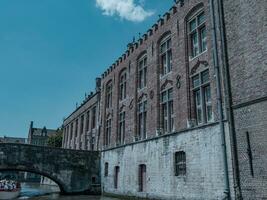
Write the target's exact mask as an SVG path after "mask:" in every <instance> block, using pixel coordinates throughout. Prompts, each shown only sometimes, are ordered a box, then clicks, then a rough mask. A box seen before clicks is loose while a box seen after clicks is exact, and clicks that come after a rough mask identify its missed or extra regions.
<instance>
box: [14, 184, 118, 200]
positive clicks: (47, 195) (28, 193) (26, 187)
mask: <svg viewBox="0 0 267 200" xmlns="http://www.w3.org/2000/svg"><path fill="white" fill-rule="evenodd" d="M21 186H22V190H21V194H20V197H18V198H17V200H18V199H19V200H22V199H27V200H121V199H115V198H109V197H100V196H85V195H84V196H83V195H79V196H62V195H60V194H59V188H58V187H57V186H47V185H39V184H28V183H27V184H26V183H23V184H22V185H21Z"/></svg>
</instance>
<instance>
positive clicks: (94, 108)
mask: <svg viewBox="0 0 267 200" xmlns="http://www.w3.org/2000/svg"><path fill="white" fill-rule="evenodd" d="M100 86H101V80H100V79H96V91H95V93H91V94H90V95H88V96H86V99H85V100H84V101H83V103H82V104H81V105H80V106H79V107H77V108H76V110H75V111H74V112H72V113H71V114H70V115H69V116H68V117H67V118H66V119H65V120H64V123H63V127H64V129H63V130H64V134H63V148H67V149H77V150H78V149H79V150H91V151H95V150H97V149H98V144H99V134H100V132H99V130H100V129H99V120H100V117H99V114H100V112H99V106H100V95H101V94H100Z"/></svg>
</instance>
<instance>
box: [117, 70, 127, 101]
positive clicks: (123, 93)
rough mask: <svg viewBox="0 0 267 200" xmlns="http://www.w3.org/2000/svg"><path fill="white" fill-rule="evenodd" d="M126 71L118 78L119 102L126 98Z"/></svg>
mask: <svg viewBox="0 0 267 200" xmlns="http://www.w3.org/2000/svg"><path fill="white" fill-rule="evenodd" d="M126 78H127V75H126V70H124V71H122V72H121V74H120V78H119V81H120V83H119V85H120V86H119V99H120V101H121V100H123V99H125V98H126Z"/></svg>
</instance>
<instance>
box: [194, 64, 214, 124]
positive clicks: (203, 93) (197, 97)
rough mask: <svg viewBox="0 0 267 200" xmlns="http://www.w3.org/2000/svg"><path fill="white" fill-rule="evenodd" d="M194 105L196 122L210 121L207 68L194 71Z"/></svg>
mask: <svg viewBox="0 0 267 200" xmlns="http://www.w3.org/2000/svg"><path fill="white" fill-rule="evenodd" d="M192 86H193V89H192V90H193V98H194V107H195V113H196V121H197V124H203V123H207V122H210V121H212V104H211V89H210V76H209V70H208V69H206V70H204V71H201V72H199V73H195V75H194V76H193V77H192Z"/></svg>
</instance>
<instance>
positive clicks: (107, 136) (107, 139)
mask: <svg viewBox="0 0 267 200" xmlns="http://www.w3.org/2000/svg"><path fill="white" fill-rule="evenodd" d="M110 135H111V118H109V119H107V120H106V130H105V141H104V143H105V145H106V146H108V145H109V143H110Z"/></svg>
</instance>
